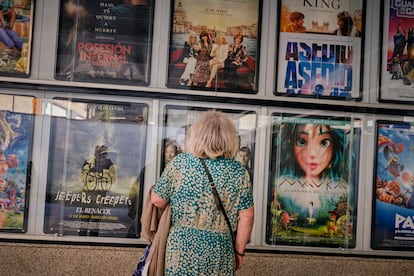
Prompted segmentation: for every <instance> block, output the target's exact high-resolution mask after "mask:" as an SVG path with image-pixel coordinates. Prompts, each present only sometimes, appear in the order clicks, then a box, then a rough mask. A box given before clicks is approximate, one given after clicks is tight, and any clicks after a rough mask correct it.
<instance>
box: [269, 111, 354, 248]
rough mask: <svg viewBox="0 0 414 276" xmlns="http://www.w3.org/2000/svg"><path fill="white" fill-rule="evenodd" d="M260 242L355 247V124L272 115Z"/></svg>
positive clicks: (328, 118) (351, 120)
mask: <svg viewBox="0 0 414 276" xmlns="http://www.w3.org/2000/svg"><path fill="white" fill-rule="evenodd" d="M272 121H273V132H272V133H273V135H272V154H271V163H270V172H271V173H270V178H269V190H268V216H267V235H266V241H267V243H269V244H285V245H305V246H324V247H346V248H353V247H354V246H355V230H356V218H357V216H356V208H357V205H356V203H357V181H358V166H359V162H358V159H359V155H358V153H359V141H360V138H359V137H360V121H359V120H356V119H351V118H341V117H322V116H303V115H299V116H297V115H290V114H285V115H282V114H274V115H273V116H272Z"/></svg>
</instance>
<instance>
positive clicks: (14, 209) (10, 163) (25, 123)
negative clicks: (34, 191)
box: [0, 94, 35, 233]
mask: <svg viewBox="0 0 414 276" xmlns="http://www.w3.org/2000/svg"><path fill="white" fill-rule="evenodd" d="M34 107H35V99H34V98H33V97H29V96H17V95H3V94H0V232H20V233H21V232H26V228H27V217H28V214H27V211H28V199H29V185H30V175H31V162H32V161H31V153H32V140H33V129H34Z"/></svg>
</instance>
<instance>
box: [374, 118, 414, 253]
mask: <svg viewBox="0 0 414 276" xmlns="http://www.w3.org/2000/svg"><path fill="white" fill-rule="evenodd" d="M413 156H414V126H413V124H412V123H406V122H402V121H400V122H392V121H377V145H376V166H375V177H374V181H375V182H374V183H373V187H374V189H373V193H374V194H373V216H372V229H373V231H372V236H371V237H372V247H373V248H375V249H389V250H413V248H414V159H413Z"/></svg>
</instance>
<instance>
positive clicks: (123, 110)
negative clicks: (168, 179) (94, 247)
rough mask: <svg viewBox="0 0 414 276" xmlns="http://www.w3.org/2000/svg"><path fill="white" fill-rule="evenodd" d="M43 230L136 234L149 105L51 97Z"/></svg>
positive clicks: (135, 235) (89, 233) (124, 235)
mask: <svg viewBox="0 0 414 276" xmlns="http://www.w3.org/2000/svg"><path fill="white" fill-rule="evenodd" d="M49 110H50V112H51V113H52V115H53V117H52V123H51V134H50V149H49V162H48V163H49V165H48V177H47V193H46V204H45V221H44V232H45V233H47V234H58V235H87V236H102V237H118V238H120V237H138V236H139V233H140V223H139V220H140V215H141V203H142V193H141V191H142V187H143V177H144V171H143V169H144V162H145V145H146V132H147V115H148V107H147V105H146V104H144V103H123V102H118V103H117V102H104V101H85V100H66V99H55V100H53V104H52V106H51V109H49Z"/></svg>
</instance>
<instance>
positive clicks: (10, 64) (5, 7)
mask: <svg viewBox="0 0 414 276" xmlns="http://www.w3.org/2000/svg"><path fill="white" fill-rule="evenodd" d="M0 13H1V14H2V15H3V16H2V18H0V75H6V76H13V77H29V75H30V60H31V52H32V35H33V34H32V31H33V16H34V1H32V0H14V1H2V2H1V3H0Z"/></svg>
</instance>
